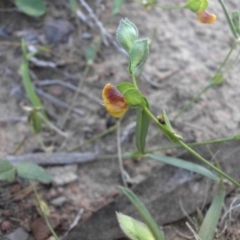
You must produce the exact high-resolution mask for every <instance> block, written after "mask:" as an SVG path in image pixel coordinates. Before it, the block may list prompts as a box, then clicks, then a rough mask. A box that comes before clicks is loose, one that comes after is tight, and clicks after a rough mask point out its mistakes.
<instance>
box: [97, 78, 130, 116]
mask: <svg viewBox="0 0 240 240" xmlns="http://www.w3.org/2000/svg"><path fill="white" fill-rule="evenodd" d="M102 98H103V105H104V107H105V108H106V109H107V111H108V113H109V114H110V115H111V116H113V117H115V118H120V117H121V116H123V115H124V114H125V113H126V111H127V110H128V105H127V102H126V100H125V98H124V96H123V95H122V94H121V93H120V92H119V91H118V90H117V89H116V88H114V87H113V86H112V85H111V84H110V83H108V84H106V86H105V87H104V88H103V90H102Z"/></svg>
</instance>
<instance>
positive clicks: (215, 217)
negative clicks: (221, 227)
mask: <svg viewBox="0 0 240 240" xmlns="http://www.w3.org/2000/svg"><path fill="white" fill-rule="evenodd" d="M224 197H225V192H224V191H221V192H220V193H219V194H218V195H216V196H215V197H214V199H213V201H212V204H211V206H210V208H209V209H208V212H207V214H206V216H205V218H204V220H203V223H202V225H201V227H200V230H199V232H198V236H199V237H200V239H202V240H213V239H214V233H215V229H216V227H217V224H218V221H219V218H220V215H221V210H222V207H223V203H224Z"/></svg>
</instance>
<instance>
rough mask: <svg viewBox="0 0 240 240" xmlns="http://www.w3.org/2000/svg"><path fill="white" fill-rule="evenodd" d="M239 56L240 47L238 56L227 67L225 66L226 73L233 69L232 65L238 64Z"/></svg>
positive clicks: (239, 52)
mask: <svg viewBox="0 0 240 240" xmlns="http://www.w3.org/2000/svg"><path fill="white" fill-rule="evenodd" d="M239 56H240V49H239V51H238V53H237V56H236V58H235V59H234V60H233V61H232V62H231V63H230V64H229V65H228V66H227V68H225V70H224V74H225V73H227V72H228V71H230V70H231V68H232V67H233V66H234V65H235V64H236V62H237V61H238V59H239Z"/></svg>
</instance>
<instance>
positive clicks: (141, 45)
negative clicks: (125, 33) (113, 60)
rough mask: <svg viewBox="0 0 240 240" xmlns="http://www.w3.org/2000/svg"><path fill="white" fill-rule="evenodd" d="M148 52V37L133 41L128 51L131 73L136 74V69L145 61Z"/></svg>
mask: <svg viewBox="0 0 240 240" xmlns="http://www.w3.org/2000/svg"><path fill="white" fill-rule="evenodd" d="M148 54H149V47H148V39H140V40H137V41H135V42H134V44H133V46H132V49H131V51H130V53H129V58H130V64H129V67H128V69H129V71H130V74H131V75H134V76H135V75H136V74H137V72H138V70H139V69H140V68H141V67H142V66H143V64H144V63H145V62H146V60H147V58H148Z"/></svg>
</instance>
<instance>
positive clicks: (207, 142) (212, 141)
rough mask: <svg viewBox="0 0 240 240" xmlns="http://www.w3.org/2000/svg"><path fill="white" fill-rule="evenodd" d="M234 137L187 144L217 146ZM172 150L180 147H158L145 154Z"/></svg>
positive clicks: (232, 139)
mask: <svg viewBox="0 0 240 240" xmlns="http://www.w3.org/2000/svg"><path fill="white" fill-rule="evenodd" d="M234 140H236V139H235V136H232V137H227V138H219V139H213V140H208V141H203V142H194V143H187V145H188V146H189V147H197V146H202V145H207V144H217V143H223V142H228V141H234ZM172 148H182V146H181V145H171V146H165V147H160V148H152V149H150V150H148V151H147V153H152V152H156V151H162V150H166V149H172Z"/></svg>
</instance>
